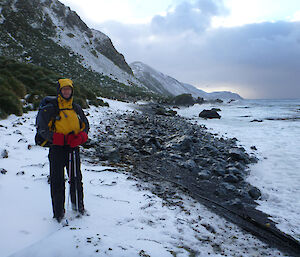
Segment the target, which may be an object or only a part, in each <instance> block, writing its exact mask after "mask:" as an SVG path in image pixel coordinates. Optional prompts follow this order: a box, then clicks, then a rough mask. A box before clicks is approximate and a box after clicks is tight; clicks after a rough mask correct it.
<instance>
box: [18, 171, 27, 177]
mask: <svg viewBox="0 0 300 257" xmlns="http://www.w3.org/2000/svg"><path fill="white" fill-rule="evenodd" d="M16 175H17V176H23V175H25V171H20V172H17V173H16Z"/></svg>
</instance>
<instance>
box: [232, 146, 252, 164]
mask: <svg viewBox="0 0 300 257" xmlns="http://www.w3.org/2000/svg"><path fill="white" fill-rule="evenodd" d="M228 154H229V157H231V159H232V160H234V161H244V162H245V163H247V164H249V163H250V159H249V158H248V156H247V154H246V153H245V152H244V151H243V150H242V149H241V148H232V149H230V150H229V152H228Z"/></svg>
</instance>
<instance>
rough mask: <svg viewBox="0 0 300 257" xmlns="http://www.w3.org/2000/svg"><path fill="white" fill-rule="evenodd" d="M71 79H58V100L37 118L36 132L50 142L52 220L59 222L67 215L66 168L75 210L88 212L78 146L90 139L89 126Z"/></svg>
mask: <svg viewBox="0 0 300 257" xmlns="http://www.w3.org/2000/svg"><path fill="white" fill-rule="evenodd" d="M73 93H74V87H73V82H72V80H70V79H59V80H58V87H57V97H56V98H53V100H51V101H49V102H48V103H47V104H46V105H45V106H44V107H42V109H40V111H39V113H38V115H37V131H38V133H39V134H40V135H41V136H42V137H43V138H44V139H46V140H48V142H49V143H50V149H49V155H48V157H49V162H50V191H51V198H52V208H53V217H54V218H55V219H56V220H57V221H58V222H60V221H61V220H62V219H63V217H64V214H65V207H64V205H65V172H64V168H65V167H66V168H67V172H68V176H69V183H70V195H71V202H72V208H73V210H76V211H78V212H79V213H81V214H84V213H85V209H84V204H83V185H82V174H81V170H80V156H79V145H81V144H83V143H85V142H86V141H87V139H88V135H87V133H88V130H89V123H88V120H87V118H86V116H85V115H84V113H83V111H82V109H81V107H80V106H79V105H78V104H74V103H73Z"/></svg>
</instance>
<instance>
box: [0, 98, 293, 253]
mask: <svg viewBox="0 0 300 257" xmlns="http://www.w3.org/2000/svg"><path fill="white" fill-rule="evenodd" d="M106 101H108V102H109V104H110V107H109V108H108V107H105V108H98V109H97V108H94V107H92V108H90V109H88V110H86V111H87V112H89V114H90V115H89V116H88V118H89V121H90V123H91V133H90V136H91V137H93V135H96V133H99V127H98V124H99V123H100V121H101V122H102V123H103V122H104V123H105V122H108V117H110V116H111V115H114V114H115V113H122V112H126V111H132V110H133V105H131V104H126V103H120V102H116V101H110V100H106ZM35 116H36V112H30V113H28V114H25V115H23V116H22V117H16V116H14V115H12V116H10V117H9V118H8V119H6V120H0V153H1V155H0V156H2V157H0V170H1V173H0V203H1V211H0V252H1V254H0V255H1V257H7V256H14V257H24V256H25V257H26V256H28V257H35V256H37V257H40V256H43V257H47V256H49V257H50V256H51V257H53V256H55V257H59V256H74V257H76V256H78V257H79V256H80V257H81V256H116V257H120V256H129V257H134V256H152V257H163V256H170V257H172V256H205V257H206V256H224V255H225V256H244V257H245V256H251V257H252V256H279V255H282V253H280V252H279V251H277V250H275V249H271V248H269V247H267V246H266V245H265V244H264V243H262V242H260V241H259V240H257V239H256V238H254V237H253V236H252V235H249V234H247V233H245V232H243V231H241V230H240V229H239V228H238V227H237V226H235V225H233V224H231V223H229V222H227V221H225V220H224V219H223V218H221V217H219V216H217V215H215V214H214V213H212V212H210V211H209V210H207V209H206V208H205V207H203V206H202V205H200V204H199V203H197V202H195V201H194V200H193V199H191V198H190V197H188V196H187V195H185V194H184V193H182V192H180V191H178V194H177V196H176V200H174V201H177V204H174V205H168V204H167V203H166V202H165V201H164V200H162V199H160V198H158V197H157V196H155V195H154V194H152V193H151V191H150V190H149V189H150V188H151V185H147V184H141V182H140V181H138V180H136V179H135V178H134V177H132V176H131V175H130V174H127V173H126V172H125V171H124V170H122V169H121V168H113V167H104V166H101V165H100V164H98V165H97V164H96V165H95V164H94V165H93V164H91V163H90V162H88V160H86V159H84V158H83V160H82V172H83V182H84V193H85V206H86V208H87V209H88V211H89V212H90V216H84V217H82V218H79V219H71V220H70V224H69V226H66V227H63V226H62V225H61V224H58V223H57V222H56V221H55V220H54V219H52V209H51V200H50V189H49V185H48V183H47V175H48V174H49V171H48V169H49V165H48V159H47V155H48V149H45V148H42V147H38V146H35V145H34V140H33V137H34V134H35V128H34V123H35ZM221 121H222V120H221ZM258 146H259V145H258ZM259 147H260V146H259ZM5 150H6V151H7V154H5ZM261 150H262V149H260V151H261ZM5 155H7V156H5ZM4 157H6V158H4ZM259 165H260V164H259ZM5 171H7V172H6V173H5ZM256 172H257V173H258V171H256ZM2 173H5V174H2ZM258 175H259V174H258ZM258 175H257V176H258ZM253 176H254V175H253ZM252 180H253V181H255V179H254V177H253V178H252ZM141 185H142V186H141ZM66 192H68V185H67V184H66ZM275 195H276V194H275ZM265 197H266V196H265ZM269 197H273V196H271V195H269ZM67 199H68V197H66V200H67ZM295 201H296V200H295ZM66 212H67V213H66V216H67V217H72V216H74V214H73V213H72V211H71V210H70V208H69V206H68V201H67V202H66Z"/></svg>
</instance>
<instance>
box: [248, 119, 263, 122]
mask: <svg viewBox="0 0 300 257" xmlns="http://www.w3.org/2000/svg"><path fill="white" fill-rule="evenodd" d="M250 122H263V120H257V119H254V120H251V121H250Z"/></svg>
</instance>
